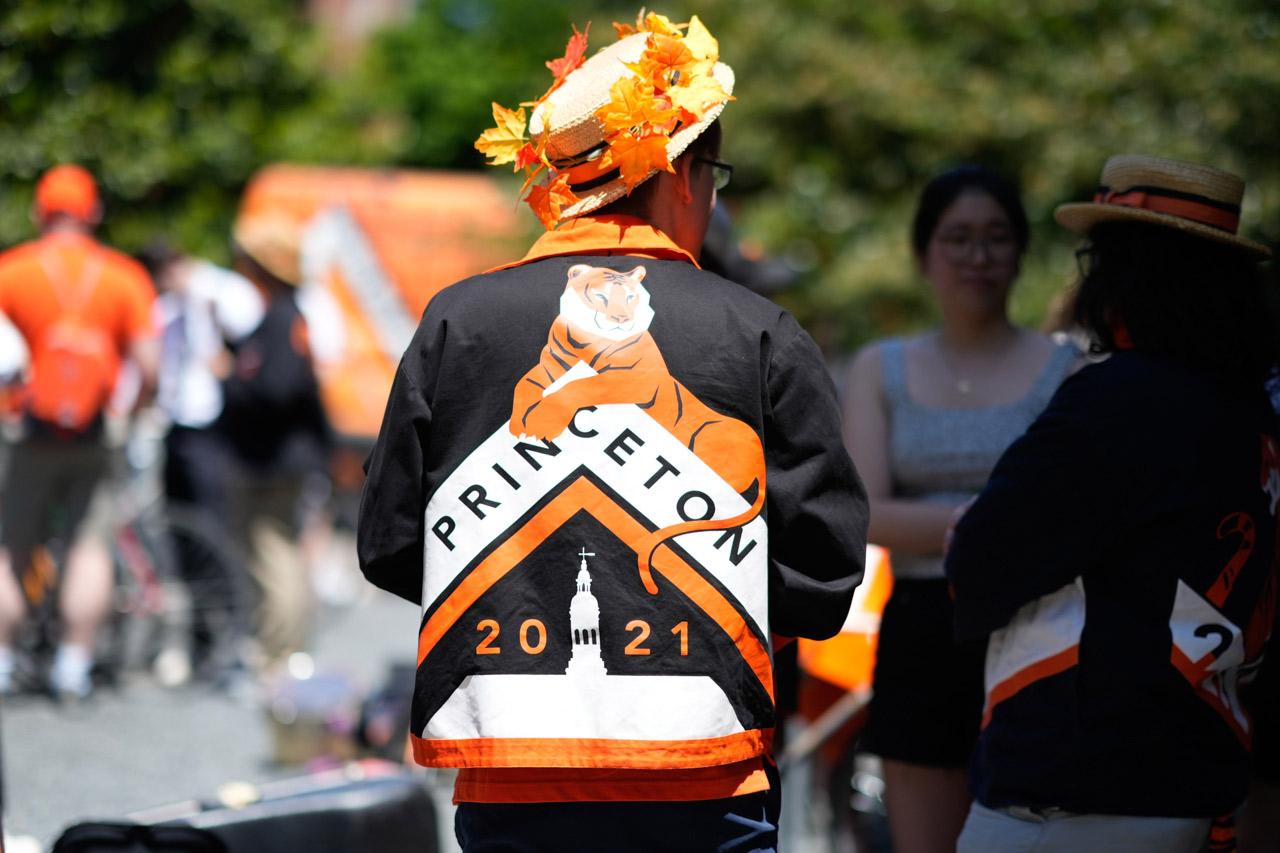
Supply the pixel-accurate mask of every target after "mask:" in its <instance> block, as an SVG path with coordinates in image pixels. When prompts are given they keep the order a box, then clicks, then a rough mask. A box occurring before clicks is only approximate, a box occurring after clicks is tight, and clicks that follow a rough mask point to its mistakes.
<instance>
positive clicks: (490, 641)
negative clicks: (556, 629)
mask: <svg viewBox="0 0 1280 853" xmlns="http://www.w3.org/2000/svg"><path fill="white" fill-rule="evenodd" d="M476 630H477V631H485V632H487V633H486V634H485V636H483V637H481V638H480V642H479V643H478V644H477V645H476V654H478V655H500V654H502V647H501V646H498V645H495V643H496V642H497V640H498V634H499V633H501V632H502V626H500V625H499V624H498V622H497V620H494V619H481V620H480V621H479V622H477V623H476ZM546 647H547V626H546V625H544V624H542V620H541V619H526V620H524V622H523V623H522V624H521V625H520V648H522V649H524V652H525V654H528V655H540V654H542V652H543V650H544V649H545V648H546Z"/></svg>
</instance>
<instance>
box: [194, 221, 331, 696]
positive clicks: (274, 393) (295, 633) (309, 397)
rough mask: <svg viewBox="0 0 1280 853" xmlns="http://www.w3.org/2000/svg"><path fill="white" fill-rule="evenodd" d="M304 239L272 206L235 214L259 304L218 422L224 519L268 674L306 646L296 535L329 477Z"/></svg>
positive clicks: (242, 268)
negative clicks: (250, 591)
mask: <svg viewBox="0 0 1280 853" xmlns="http://www.w3.org/2000/svg"><path fill="white" fill-rule="evenodd" d="M301 238H302V226H301V224H300V223H298V222H296V221H294V220H292V219H290V218H289V217H286V216H283V215H281V214H278V213H256V214H245V215H242V216H241V217H240V218H239V219H237V221H236V223H235V227H234V229H233V234H232V243H233V249H234V258H235V269H236V271H237V272H239V273H240V274H241V275H243V276H244V277H245V278H247V279H248V280H249V281H250V282H251V283H252V284H253V285H254V286H255V287H256V288H257V289H258V290H259V291H260V293H261V294H262V297H263V303H264V308H263V314H262V318H261V320H260V321H259V322H258V324H257V326H256V327H255V328H254V329H253V331H252V332H251V333H249V335H248V336H247V337H245V338H244V339H243V340H241V341H239V342H237V343H236V345H235V346H234V348H233V350H234V351H233V355H232V363H231V364H230V365H229V369H228V370H227V375H226V376H225V378H224V380H223V383H222V392H223V400H224V405H223V408H222V412H221V414H220V415H219V418H218V420H217V421H216V423H215V429H216V431H217V432H218V433H219V434H220V435H222V436H225V438H226V440H227V443H228V445H229V447H230V449H231V451H232V454H231V455H232V457H233V460H234V462H235V465H234V469H235V477H234V478H233V482H232V486H231V488H232V490H233V492H234V499H233V500H231V501H230V502H229V503H230V504H231V506H230V510H231V518H230V519H228V521H229V523H230V524H231V526H232V530H233V531H234V533H235V535H236V538H237V539H238V540H239V544H240V545H241V546H242V548H243V549H244V550H245V551H246V553H247V557H248V566H247V568H248V571H249V574H250V576H251V578H252V580H253V585H254V587H255V588H256V589H257V591H258V593H259V595H258V601H257V608H256V610H257V612H256V613H255V614H254V619H253V623H254V624H253V628H254V634H255V636H256V639H257V646H258V648H257V649H256V652H257V653H258V654H257V660H256V663H257V665H258V668H259V669H261V670H262V671H263V672H264V673H265V674H268V675H273V674H275V673H276V672H277V671H278V670H280V669H282V668H283V667H284V666H285V665H286V664H287V663H288V661H289V659H290V656H292V655H294V654H298V653H304V652H305V651H306V650H307V649H309V647H310V633H311V627H312V621H313V616H314V610H315V602H314V597H313V595H312V591H311V583H310V578H309V576H308V573H307V568H306V563H305V560H304V555H303V551H302V549H301V545H300V542H301V539H302V536H303V523H304V521H305V520H306V513H305V511H304V507H305V506H306V504H307V503H308V501H307V498H308V489H309V484H310V483H311V482H312V481H313V479H314V478H316V477H321V478H323V477H324V476H325V472H326V471H327V469H328V453H329V448H330V444H331V434H330V429H329V422H328V419H327V417H326V415H325V411H324V406H323V403H322V402H321V398H320V387H319V382H318V380H317V377H316V373H315V363H314V359H313V357H312V347H311V336H312V332H313V331H314V330H313V329H312V327H311V324H309V323H308V318H307V317H306V316H305V314H304V313H303V311H302V309H301V308H300V306H299V302H298V298H297V288H298V287H299V286H300V285H302V283H303V275H302V267H301ZM228 627H231V628H233V629H234V628H238V627H240V626H228ZM232 663H235V662H234V661H233V662H232ZM225 677H228V678H231V679H232V680H235V679H236V678H237V673H236V671H235V670H234V669H233V670H231V671H230V672H227V673H226V674H225Z"/></svg>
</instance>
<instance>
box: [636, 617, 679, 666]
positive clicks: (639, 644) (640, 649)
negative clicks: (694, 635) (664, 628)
mask: <svg viewBox="0 0 1280 853" xmlns="http://www.w3.org/2000/svg"><path fill="white" fill-rule="evenodd" d="M627 630H628V631H635V632H636V635H635V636H634V637H632V638H631V642H629V643H627V647H626V649H625V650H624V653H625V654H628V655H647V654H649V653H650V651H651V649H647V648H645V647H644V645H643V643H644V641H645V640H647V639H649V630H650V629H649V623H648V622H645V621H644V620H643V619H632V620H631V621H630V622H628V623H627ZM671 633H673V634H675V635H676V636H678V637H679V638H680V657H685V658H687V657H688V656H689V623H688V622H681V623H679V624H677V625H676V626H675V627H674V628H672V629H671Z"/></svg>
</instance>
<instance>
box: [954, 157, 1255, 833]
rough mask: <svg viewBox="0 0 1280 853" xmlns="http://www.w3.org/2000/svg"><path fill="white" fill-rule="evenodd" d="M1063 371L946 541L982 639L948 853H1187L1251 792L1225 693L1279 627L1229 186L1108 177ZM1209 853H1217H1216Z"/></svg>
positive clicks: (1079, 228)
mask: <svg viewBox="0 0 1280 853" xmlns="http://www.w3.org/2000/svg"><path fill="white" fill-rule="evenodd" d="M1101 184H1102V185H1101V186H1100V187H1099V188H1098V191H1097V195H1096V196H1095V197H1094V199H1093V200H1092V201H1091V202H1087V203H1081V204H1067V205H1063V206H1061V207H1059V208H1058V210H1057V212H1056V217H1057V220H1058V222H1059V223H1061V224H1062V225H1064V226H1065V227H1067V228H1068V229H1070V230H1072V231H1074V232H1076V233H1079V234H1082V235H1084V236H1085V243H1084V246H1083V248H1082V249H1081V250H1080V252H1079V257H1080V259H1081V274H1082V275H1081V280H1080V282H1079V285H1078V293H1077V295H1076V301H1075V316H1076V321H1077V322H1078V323H1079V324H1080V325H1081V326H1082V327H1083V328H1085V329H1086V330H1087V331H1088V332H1089V333H1090V334H1091V336H1092V339H1093V341H1094V348H1095V349H1096V350H1097V351H1098V352H1099V353H1100V354H1106V356H1107V357H1106V358H1105V359H1104V360H1102V361H1100V362H1099V363H1096V364H1092V365H1090V366H1088V367H1085V368H1084V369H1082V370H1080V371H1079V372H1078V373H1076V374H1075V375H1074V376H1073V377H1071V378H1070V379H1068V380H1067V381H1066V382H1065V383H1063V385H1062V387H1061V388H1060V389H1059V391H1058V393H1057V394H1056V395H1055V397H1054V398H1053V400H1052V402H1051V403H1050V404H1049V407H1048V408H1047V409H1046V410H1045V412H1044V413H1043V414H1042V415H1041V416H1040V418H1039V419H1038V420H1037V421H1036V422H1035V423H1034V424H1033V425H1032V426H1031V428H1030V429H1029V430H1028V432H1027V433H1026V434H1025V435H1024V436H1023V437H1022V438H1021V439H1019V440H1018V441H1017V442H1015V443H1014V444H1013V445H1012V446H1011V447H1010V448H1009V450H1008V451H1007V452H1006V453H1005V455H1004V456H1003V458H1001V460H1000V462H999V463H998V464H997V466H996V468H995V470H994V471H993V473H992V475H991V479H990V481H989V482H988V485H987V487H986V489H985V490H984V491H983V492H982V494H981V495H980V496H979V497H978V499H977V501H976V502H975V503H974V504H973V506H972V507H970V508H969V510H968V511H967V512H966V513H965V514H964V516H963V517H962V518H961V519H960V521H959V522H958V524H957V526H956V529H955V532H954V538H953V541H952V544H951V547H950V551H949V553H948V556H947V560H946V570H947V575H948V578H949V579H950V581H951V583H952V586H953V589H954V594H955V613H956V631H957V634H958V635H959V636H960V637H961V638H962V639H963V638H982V637H986V638H987V640H988V647H987V658H986V703H985V708H984V711H983V717H984V719H983V722H984V725H983V729H982V734H981V736H980V738H979V742H978V748H977V752H976V756H975V760H974V763H973V767H972V774H973V782H974V789H975V795H976V802H975V803H974V805H973V807H972V809H971V811H970V813H969V818H968V821H967V823H966V824H965V828H964V830H963V832H962V833H961V836H960V840H959V845H958V849H959V850H961V851H979V850H982V851H986V850H1032V849H1034V850H1087V849H1123V850H1127V851H1183V850H1185V851H1198V850H1200V849H1201V848H1202V845H1204V844H1205V842H1206V840H1207V839H1208V838H1209V836H1210V831H1211V828H1212V830H1213V833H1214V837H1213V841H1214V842H1215V843H1221V842H1224V840H1225V835H1226V834H1227V833H1229V831H1230V830H1229V827H1227V826H1225V825H1214V824H1212V821H1213V819H1214V818H1215V817H1217V816H1222V815H1229V814H1230V813H1231V812H1232V811H1233V810H1234V809H1235V808H1236V807H1237V806H1238V805H1239V804H1240V802H1241V800H1242V799H1243V798H1244V796H1245V791H1246V786H1247V783H1248V772H1249V771H1248V760H1249V756H1248V746H1249V742H1250V739H1251V737H1252V734H1253V729H1254V726H1253V723H1252V721H1251V719H1250V715H1249V713H1248V711H1247V709H1246V708H1245V707H1244V706H1243V705H1242V703H1241V700H1240V693H1239V688H1240V685H1241V684H1242V683H1243V682H1247V681H1248V680H1249V679H1250V678H1251V677H1252V675H1253V674H1254V672H1255V670H1256V668H1257V666H1258V664H1259V662H1260V659H1261V656H1262V649H1263V646H1264V644H1265V643H1266V642H1267V638H1268V635H1269V633H1270V631H1271V625H1272V622H1273V619H1274V614H1275V604H1276V602H1275V592H1276V586H1275V578H1274V576H1273V566H1274V554H1275V546H1276V541H1275V539H1276V535H1275V528H1276V507H1277V502H1278V501H1280V444H1278V443H1277V437H1276V425H1275V416H1274V413H1273V412H1272V410H1271V408H1270V405H1269V403H1268V400H1267V397H1266V394H1265V391H1264V381H1265V379H1266V376H1267V374H1268V372H1269V371H1270V370H1271V369H1273V367H1274V366H1275V363H1276V356H1277V352H1276V347H1277V341H1278V340H1280V336H1277V334H1276V329H1275V328H1274V324H1273V323H1272V321H1271V318H1270V314H1269V312H1268V311H1267V306H1266V302H1265V296H1266V294H1265V293H1264V285H1263V281H1262V279H1261V277H1260V273H1259V269H1258V266H1257V263H1258V261H1259V260H1261V259H1263V258H1265V257H1266V256H1267V255H1268V254H1269V252H1268V250H1267V249H1266V248H1265V247H1264V246H1262V245H1260V244H1258V243H1255V242H1253V241H1251V240H1248V239H1246V238H1244V237H1242V236H1240V234H1239V219H1240V202H1241V198H1242V196H1243V194H1244V183H1243V181H1242V180H1241V179H1239V178H1238V177H1236V176H1234V175H1231V174H1228V173H1226V172H1223V171H1221V170H1218V169H1214V168H1209V167H1207V166H1199V165H1193V164H1189V163H1181V162H1175V161H1171V160H1164V159H1158V158H1155V157H1148V156H1136V155H1129V156H1118V157H1112V158H1111V159H1110V160H1108V161H1107V163H1106V165H1105V167H1104V168H1103V171H1102V182H1101ZM1222 849H1226V848H1222Z"/></svg>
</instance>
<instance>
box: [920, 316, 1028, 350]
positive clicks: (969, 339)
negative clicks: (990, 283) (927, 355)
mask: <svg viewBox="0 0 1280 853" xmlns="http://www.w3.org/2000/svg"><path fill="white" fill-rule="evenodd" d="M1018 335H1019V332H1018V327H1017V326H1015V325H1013V323H1011V322H1009V318H1008V317H1005V316H999V317H990V318H985V319H982V320H970V321H966V322H955V321H953V322H949V323H948V322H944V323H943V324H942V326H941V327H940V328H939V330H938V341H939V343H941V344H942V346H943V347H945V348H946V349H948V350H950V351H952V352H972V353H981V352H993V351H998V350H1002V349H1004V348H1005V347H1007V346H1009V345H1011V344H1012V343H1013V342H1014V341H1016V340H1017V339H1018Z"/></svg>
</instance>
